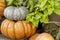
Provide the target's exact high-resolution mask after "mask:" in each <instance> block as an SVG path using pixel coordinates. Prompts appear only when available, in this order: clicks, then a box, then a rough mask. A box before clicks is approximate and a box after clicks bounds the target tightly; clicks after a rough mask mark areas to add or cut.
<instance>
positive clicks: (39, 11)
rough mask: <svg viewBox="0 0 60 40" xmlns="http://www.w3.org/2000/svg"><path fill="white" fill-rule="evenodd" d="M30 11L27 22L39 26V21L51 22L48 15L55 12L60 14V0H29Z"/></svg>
mask: <svg viewBox="0 0 60 40" xmlns="http://www.w3.org/2000/svg"><path fill="white" fill-rule="evenodd" d="M28 1H29V2H28V4H29V5H28V6H27V7H28V9H29V10H30V13H29V14H28V15H27V17H26V21H27V22H32V24H33V25H34V26H36V27H38V23H39V22H41V23H49V18H48V16H49V15H51V14H53V13H55V14H58V15H60V1H59V0H28Z"/></svg>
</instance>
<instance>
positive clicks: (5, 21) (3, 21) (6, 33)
mask: <svg viewBox="0 0 60 40" xmlns="http://www.w3.org/2000/svg"><path fill="white" fill-rule="evenodd" d="M6 22H8V25H9V23H10V21H9V20H7V19H5V20H4V21H3V26H4V24H5V23H6ZM8 25H7V29H8ZM2 28H4V27H2ZM2 28H1V30H2ZM4 31H5V30H4ZM4 31H3V32H4ZM6 32H7V33H6V34H5V36H7V37H9V35H8V31H6ZM3 34H4V33H3Z"/></svg>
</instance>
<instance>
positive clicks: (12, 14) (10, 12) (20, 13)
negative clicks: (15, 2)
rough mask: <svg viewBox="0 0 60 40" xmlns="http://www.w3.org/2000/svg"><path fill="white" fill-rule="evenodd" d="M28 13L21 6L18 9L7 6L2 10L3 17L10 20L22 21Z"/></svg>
mask: <svg viewBox="0 0 60 40" xmlns="http://www.w3.org/2000/svg"><path fill="white" fill-rule="evenodd" d="M28 13H29V12H28V9H27V8H26V7H24V6H21V7H19V8H18V7H14V6H9V7H7V8H6V9H5V10H4V16H5V17H6V18H7V19H10V20H23V19H25V17H26V15H27V14H28Z"/></svg>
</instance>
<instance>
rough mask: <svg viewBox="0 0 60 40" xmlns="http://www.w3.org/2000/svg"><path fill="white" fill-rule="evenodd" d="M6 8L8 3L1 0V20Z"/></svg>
mask: <svg viewBox="0 0 60 40" xmlns="http://www.w3.org/2000/svg"><path fill="white" fill-rule="evenodd" d="M5 7H6V2H2V0H0V18H1V17H2V16H3V12H4V9H5Z"/></svg>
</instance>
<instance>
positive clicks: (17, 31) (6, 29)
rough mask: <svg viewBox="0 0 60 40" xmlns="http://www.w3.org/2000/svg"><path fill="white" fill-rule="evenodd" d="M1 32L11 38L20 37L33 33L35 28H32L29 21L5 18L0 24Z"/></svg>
mask: <svg viewBox="0 0 60 40" xmlns="http://www.w3.org/2000/svg"><path fill="white" fill-rule="evenodd" d="M1 32H2V34H3V35H5V36H6V37H9V38H11V39H15V38H16V39H21V38H24V37H30V36H32V35H34V33H35V32H36V28H34V27H33V26H32V25H31V23H26V22H25V21H17V22H14V21H11V20H8V19H5V20H4V21H3V22H2V24H1Z"/></svg>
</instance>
